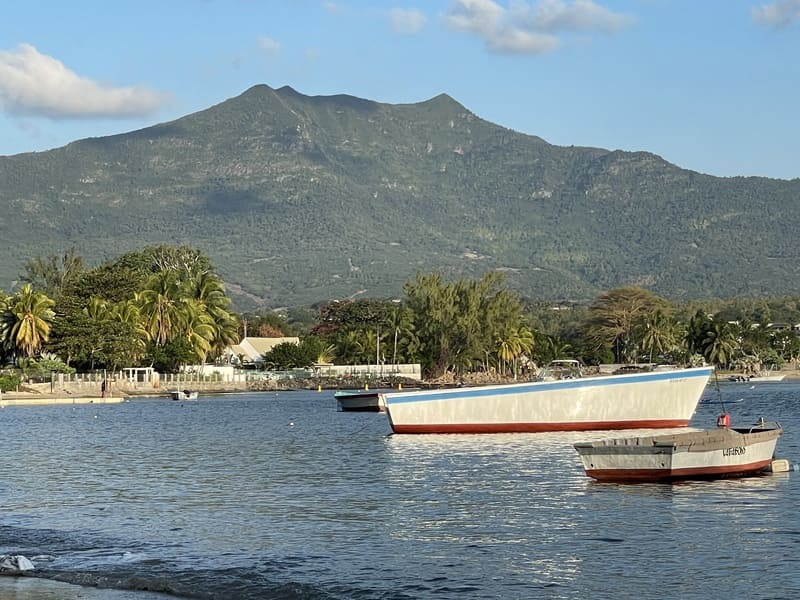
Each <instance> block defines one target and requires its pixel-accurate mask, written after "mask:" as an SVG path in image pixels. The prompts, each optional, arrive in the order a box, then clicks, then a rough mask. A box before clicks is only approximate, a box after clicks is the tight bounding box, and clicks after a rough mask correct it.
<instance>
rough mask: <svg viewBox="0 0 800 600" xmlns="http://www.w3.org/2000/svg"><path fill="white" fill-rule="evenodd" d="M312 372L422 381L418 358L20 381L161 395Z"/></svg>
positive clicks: (100, 393) (99, 392) (48, 387)
mask: <svg viewBox="0 0 800 600" xmlns="http://www.w3.org/2000/svg"><path fill="white" fill-rule="evenodd" d="M312 378H320V379H338V380H341V381H343V382H345V383H352V382H353V381H357V382H367V381H381V380H383V381H385V380H390V379H397V378H401V379H410V380H414V381H421V380H422V374H421V367H420V365H419V364H418V363H414V364H401V365H315V366H314V368H313V369H295V370H292V371H259V370H252V369H248V370H242V369H237V368H234V367H233V366H231V365H223V366H215V365H189V366H187V367H185V368H184V369H183V371H182V372H180V373H167V374H162V373H158V372H156V371H154V370H153V369H152V368H150V367H136V368H125V369H121V370H120V371H117V372H110V371H97V372H94V373H74V374H71V375H67V374H64V373H53V374H52V375H51V378H50V381H47V382H45V381H41V380H40V381H39V382H38V383H36V382H33V381H28V382H26V383H24V384H23V385H24V387H25V388H27V389H29V390H32V391H33V390H35V391H36V392H37V393H40V394H57V393H61V392H64V393H66V394H67V395H69V396H73V397H75V396H86V397H93V396H94V397H113V396H114V395H115V393H117V394H119V393H123V394H132V395H149V394H153V395H161V394H164V393H166V392H168V391H170V390H181V389H185V388H191V389H192V390H195V391H200V392H213V391H247V390H251V389H262V388H264V387H265V386H267V387H268V386H270V385H272V386H273V387H275V386H277V385H278V382H286V381H296V382H300V381H302V380H308V379H312Z"/></svg>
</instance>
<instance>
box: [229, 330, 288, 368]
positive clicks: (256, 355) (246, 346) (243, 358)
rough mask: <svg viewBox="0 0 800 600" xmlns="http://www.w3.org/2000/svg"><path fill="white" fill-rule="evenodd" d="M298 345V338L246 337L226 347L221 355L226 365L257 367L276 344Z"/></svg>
mask: <svg viewBox="0 0 800 600" xmlns="http://www.w3.org/2000/svg"><path fill="white" fill-rule="evenodd" d="M286 343H289V344H299V343H300V338H299V337H246V338H244V339H242V341H240V342H239V343H238V344H234V345H232V346H228V347H227V348H225V350H224V351H223V353H222V358H223V360H224V361H225V362H226V363H227V364H231V365H238V366H245V365H251V366H258V365H261V364H262V363H263V362H264V354H266V353H267V352H269V351H270V350H272V349H273V348H274V347H275V346H277V345H278V344H286Z"/></svg>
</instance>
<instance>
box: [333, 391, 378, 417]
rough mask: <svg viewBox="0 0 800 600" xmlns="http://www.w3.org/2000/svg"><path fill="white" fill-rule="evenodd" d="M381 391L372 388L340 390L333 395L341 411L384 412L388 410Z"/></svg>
mask: <svg viewBox="0 0 800 600" xmlns="http://www.w3.org/2000/svg"><path fill="white" fill-rule="evenodd" d="M384 391H385V390H384ZM380 393H381V390H370V389H363V390H339V391H338V392H336V393H335V394H334V395H333V396H334V398H336V402H337V403H338V405H339V410H340V411H345V412H347V411H352V412H383V411H384V410H386V405H385V404H384V402H383V398H382V397H381V395H380Z"/></svg>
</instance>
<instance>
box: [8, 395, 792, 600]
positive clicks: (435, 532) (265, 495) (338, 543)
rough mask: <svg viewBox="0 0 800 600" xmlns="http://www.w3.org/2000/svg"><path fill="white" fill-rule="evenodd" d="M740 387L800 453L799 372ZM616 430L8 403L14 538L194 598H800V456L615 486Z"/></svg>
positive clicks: (700, 420)
mask: <svg viewBox="0 0 800 600" xmlns="http://www.w3.org/2000/svg"><path fill="white" fill-rule="evenodd" d="M720 390H721V396H722V399H723V400H725V401H726V402H727V406H728V408H729V410H730V411H731V412H732V414H733V416H734V423H740V424H746V423H751V422H754V421H755V420H756V419H757V418H758V417H760V416H762V415H763V416H765V417H766V418H767V419H777V420H779V421H781V423H782V424H783V426H784V427H785V429H786V432H785V434H784V435H783V437H782V438H781V440H780V441H779V443H778V455H779V456H782V457H786V458H789V459H790V460H791V462H792V463H797V462H800V400H799V397H800V384H795V383H772V384H761V385H755V386H752V387H751V386H750V384H733V383H724V384H721V385H720ZM716 399H717V392H716V391H715V390H714V389H711V388H710V389H709V390H708V391H707V393H706V395H705V396H704V399H703V401H702V402H701V404H700V406H699V407H698V412H697V415H696V417H695V419H694V420H693V423H692V424H693V425H695V426H699V427H713V425H714V417H715V415H716V414H717V413H718V412H719V410H720V409H719V404H718V403H717V402H716ZM608 435H609V434H607V433H597V432H595V433H591V434H586V433H574V434H573V433H570V434H563V433H561V434H513V435H449V436H445V435H441V436H440V435H431V436H398V435H390V428H389V425H388V422H387V418H386V416H385V415H383V414H375V413H342V412H337V410H336V403H335V400H334V398H333V392H286V393H278V394H274V393H261V394H246V395H229V396H214V397H204V398H202V399H201V400H200V401H198V402H192V403H180V402H173V401H171V400H152V399H151V400H136V401H132V402H127V403H125V404H120V405H88V406H75V407H64V406H54V407H29V408H16V407H11V408H5V409H3V410H1V411H0V456H2V458H3V466H2V467H0V553H9V552H13V553H21V554H25V555H26V556H28V557H32V558H33V559H34V562H35V563H36V566H37V568H38V569H39V573H38V575H39V576H43V577H46V578H52V579H59V580H62V581H67V582H71V583H78V584H82V585H92V586H101V587H116V588H125V589H139V590H145V589H147V590H162V591H167V592H170V593H172V594H175V595H176V596H180V597H186V598H235V599H239V598H241V599H255V598H259V599H261V598H285V599H293V598H320V599H323V598H325V599H327V598H330V599H345V598H356V599H358V598H364V599H366V598H381V599H395V598H396V599H401V598H442V599H448V598H553V599H555V598H564V599H586V598H612V597H613V598H661V599H670V598H675V599H690V598H697V599H701V598H702V599H707V598H751V599H752V598H771V599H775V598H787V599H789V598H792V599H794V598H797V597H800V573H798V556H800V519H798V516H797V510H798V501H799V500H800V472H792V473H788V474H780V475H771V476H766V477H759V478H750V479H740V480H728V481H716V482H697V483H684V484H676V485H666V484H638V485H618V484H598V483H594V482H593V481H592V480H590V479H588V478H587V477H586V476H585V475H584V473H583V470H582V468H581V466H580V461H579V460H578V456H577V454H576V453H575V451H574V449H573V448H572V446H571V444H572V443H573V442H574V441H577V440H584V439H590V438H595V437H607V436H608Z"/></svg>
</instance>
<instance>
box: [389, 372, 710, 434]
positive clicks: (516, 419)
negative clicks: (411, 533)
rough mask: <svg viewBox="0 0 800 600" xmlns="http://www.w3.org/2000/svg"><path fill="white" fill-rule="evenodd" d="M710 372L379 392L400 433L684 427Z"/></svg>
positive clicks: (392, 421)
mask: <svg viewBox="0 0 800 600" xmlns="http://www.w3.org/2000/svg"><path fill="white" fill-rule="evenodd" d="M712 372H713V368H712V367H698V368H692V369H675V370H671V371H653V372H645V373H632V374H626V375H600V376H595V377H582V378H578V379H566V380H560V381H535V382H530V383H517V384H510V385H492V386H485V387H462V388H449V389H438V390H418V391H404V392H393V393H386V394H381V396H382V398H383V401H384V403H385V405H386V411H387V414H388V416H389V423H390V424H391V427H392V430H393V431H394V432H395V433H523V432H540V431H588V430H599V429H639V428H664V427H685V426H687V425H688V424H689V421H690V419H691V418H692V415H693V414H694V411H695V409H696V408H697V404H698V402H699V400H700V396H701V395H702V394H703V391H704V390H705V388H706V385H707V383H708V379H709V377H710V376H711V373H712Z"/></svg>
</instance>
